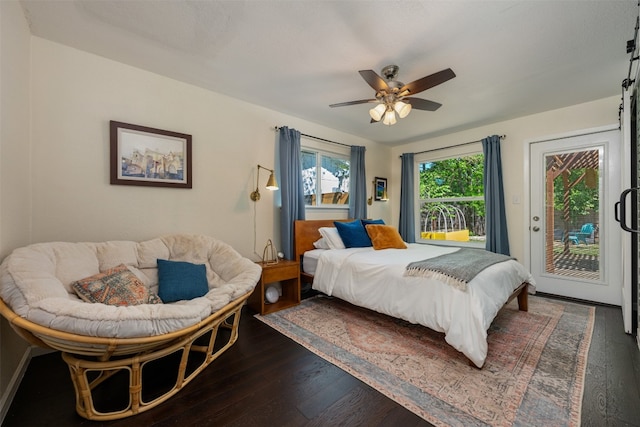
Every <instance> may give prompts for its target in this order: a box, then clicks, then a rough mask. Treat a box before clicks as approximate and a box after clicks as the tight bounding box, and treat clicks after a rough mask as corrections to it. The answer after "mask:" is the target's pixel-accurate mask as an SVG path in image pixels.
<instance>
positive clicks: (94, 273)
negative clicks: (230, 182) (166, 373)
mask: <svg viewBox="0 0 640 427" xmlns="http://www.w3.org/2000/svg"><path fill="white" fill-rule="evenodd" d="M260 273H261V269H260V267H259V266H258V265H257V264H256V263H254V262H252V261H251V260H249V259H247V258H245V257H243V256H241V255H240V254H239V253H238V252H236V251H235V250H234V249H233V248H232V247H231V246H230V245H228V244H226V243H224V242H222V241H220V240H217V239H215V238H212V237H208V236H203V235H186V234H176V235H168V236H163V237H159V238H157V239H153V240H149V241H145V242H132V241H109V242H101V243H67V242H50V243H38V244H33V245H30V246H26V247H23V248H20V249H16V250H14V251H13V252H12V253H11V254H10V255H9V256H8V257H7V258H6V259H5V260H4V261H3V262H2V265H0V298H1V300H0V313H1V314H2V315H3V316H4V317H6V318H7V319H8V321H9V322H10V324H11V325H12V327H13V328H14V329H15V330H16V331H17V332H18V333H19V334H20V335H21V336H22V337H23V338H25V339H26V340H27V341H28V342H29V343H31V344H34V345H38V346H41V347H45V348H50V349H55V350H60V351H61V352H62V358H63V359H64V360H65V362H66V363H67V364H68V366H69V370H70V373H71V378H72V381H73V384H74V387H75V393H76V411H77V412H78V414H80V415H81V416H83V417H85V418H87V419H91V420H112V419H118V418H124V417H128V416H131V415H135V414H137V413H140V412H143V411H146V410H148V409H151V408H153V407H155V406H157V405H159V404H160V403H162V402H164V401H166V400H167V399H168V398H170V397H171V396H173V395H174V394H175V393H177V392H178V391H180V390H181V389H182V388H183V387H184V386H185V385H186V384H187V383H189V382H190V381H191V380H192V379H193V378H195V377H196V376H197V375H198V374H199V373H200V372H201V371H202V370H203V369H204V368H206V367H207V366H208V365H209V364H210V363H211V362H212V361H213V360H215V359H216V358H217V357H218V356H219V355H220V354H222V353H223V352H224V351H225V350H227V349H228V348H229V347H230V346H231V345H232V344H233V343H234V342H235V341H236V339H237V337H238V324H239V321H240V313H241V309H242V306H243V304H244V302H245V301H246V300H247V298H248V297H249V296H250V295H251V293H252V291H253V289H254V287H255V285H256V283H257V281H258V280H259V278H260ZM219 332H220V333H219ZM168 357H172V358H174V359H179V365H178V367H177V375H176V382H175V384H174V385H172V386H169V387H168V389H166V390H163V392H162V393H161V395H158V392H157V391H153V392H152V393H145V385H144V384H143V379H144V378H146V377H148V375H147V376H145V375H144V372H145V367H146V366H147V365H148V364H151V365H149V366H152V365H153V363H156V362H158V361H160V360H162V359H164V358H168ZM123 373H124V375H127V376H128V387H125V390H126V391H125V390H123V394H124V396H121V397H120V400H122V401H123V402H124V403H123V404H122V406H121V407H118V408H116V409H112V408H109V409H108V410H103V409H102V408H99V409H96V407H95V405H94V393H96V392H97V391H98V390H99V389H100V387H99V386H100V385H102V384H106V382H107V380H108V379H109V378H110V377H112V376H115V375H120V376H122V375H123ZM127 393H128V396H127V395H126V394H127ZM147 395H148V396H147ZM127 400H128V404H127V403H126V402H127Z"/></svg>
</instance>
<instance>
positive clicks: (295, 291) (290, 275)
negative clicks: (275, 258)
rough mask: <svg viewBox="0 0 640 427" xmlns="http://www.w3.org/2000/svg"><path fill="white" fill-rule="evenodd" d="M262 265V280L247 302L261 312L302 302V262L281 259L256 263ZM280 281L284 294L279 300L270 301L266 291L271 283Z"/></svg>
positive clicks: (276, 309)
mask: <svg viewBox="0 0 640 427" xmlns="http://www.w3.org/2000/svg"><path fill="white" fill-rule="evenodd" d="M256 264H258V265H259V266H260V267H262V275H261V276H260V281H259V282H258V284H257V285H256V287H255V289H254V290H253V293H252V294H251V296H250V297H249V300H248V301H247V304H248V305H249V307H251V308H252V309H253V310H255V311H257V312H258V313H260V314H269V313H273V312H274V311H278V310H282V309H284V308H288V307H292V306H294V305H297V304H300V263H299V262H297V261H287V260H281V261H279V262H278V263H277V264H266V263H263V262H258V263H256ZM276 282H280V284H281V285H282V295H281V296H280V298H279V299H278V301H276V302H274V303H269V302H268V301H266V300H265V295H264V292H265V290H266V289H267V287H268V286H269V284H271V283H276Z"/></svg>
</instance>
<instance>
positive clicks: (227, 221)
mask: <svg viewBox="0 0 640 427" xmlns="http://www.w3.org/2000/svg"><path fill="white" fill-rule="evenodd" d="M32 46H33V47H32V48H33V67H32V73H33V102H32V111H33V113H32V121H33V125H32V126H33V135H32V144H33V156H32V160H33V241H53V240H66V241H82V240H87V241H102V240H107V239H109V240H112V239H130V240H141V239H148V238H153V237H155V236H157V235H160V234H164V233H172V232H193V233H205V234H209V235H212V236H215V237H217V238H220V239H222V240H224V241H226V242H228V243H230V244H231V245H232V246H234V247H235V248H236V249H237V250H238V251H239V252H240V253H242V254H243V255H245V256H249V257H251V258H252V259H257V258H256V254H254V229H253V224H254V215H255V218H256V225H257V232H256V236H257V237H256V249H257V252H258V253H259V255H260V256H261V255H262V248H263V247H264V244H265V243H266V240H267V239H268V238H272V239H273V240H274V243H275V244H276V247H277V246H279V244H280V239H279V236H278V235H277V234H278V225H277V222H278V219H277V218H278V217H277V209H275V208H274V194H273V193H270V192H269V191H266V190H262V191H261V194H262V199H261V200H260V201H259V202H257V203H254V202H252V201H251V200H250V199H249V193H250V192H251V191H252V190H254V189H255V184H256V181H255V179H256V177H255V173H256V165H257V164H258V163H259V164H261V165H263V166H266V167H269V168H271V167H274V166H275V164H276V162H275V159H276V153H275V141H276V138H277V133H276V132H275V130H274V127H275V126H283V125H286V126H289V127H293V128H296V129H298V130H300V131H301V132H303V133H306V134H309V135H314V136H318V137H321V138H326V139H329V140H333V141H338V142H341V143H344V144H352V145H365V146H366V147H367V157H366V159H367V160H366V161H367V169H368V170H371V171H372V174H373V173H383V174H386V173H388V172H389V171H390V169H389V162H388V153H389V151H390V150H389V149H388V148H387V147H381V146H379V145H377V144H374V143H371V142H368V141H365V140H363V139H360V138H356V137H354V136H351V135H347V134H343V133H340V132H336V131H334V130H331V129H328V128H324V127H321V126H318V125H315V124H313V123H310V122H306V121H302V120H299V119H296V118H294V117H290V116H286V115H283V114H280V113H277V112H274V111H271V110H268V109H266V108H261V107H258V106H255V105H251V104H248V103H244V102H242V101H239V100H235V99H232V98H229V97H226V96H223V95H220V94H216V93H213V92H210V91H207V90H203V89H200V88H198V87H195V86H192V85H188V84H185V83H181V82H178V81H175V80H172V79H169V78H166V77H162V76H159V75H156V74H153V73H149V72H147V71H143V70H140V69H136V68H133V67H130V66H127V65H124V64H121V63H118V62H114V61H111V60H107V59H105V58H102V57H98V56H95V55H92V54H88V53H85V52H82V51H79V50H76V49H72V48H69V47H66V46H64V45H60V44H57V43H53V42H50V41H47V40H44V39H41V38H38V37H33V41H32ZM109 120H118V121H122V122H126V123H133V124H137V125H143V126H149V127H154V128H160V129H166V130H171V131H176V132H182V133H187V134H191V135H192V136H193V189H190V190H187V189H173V188H151V187H139V186H118V185H110V184H109ZM303 142H304V141H303ZM263 172H264V171H263ZM260 177H261V180H262V181H263V182H262V183H261V186H264V185H265V184H266V180H267V175H266V174H264V173H262V174H261V176H260ZM371 179H373V175H372V177H371ZM377 208H378V212H376V211H375V209H374V210H372V212H370V214H371V215H373V216H378V217H384V216H385V215H387V216H388V215H389V212H388V211H385V210H384V209H383V208H382V207H377ZM312 216H313V214H311V215H309V217H312ZM387 219H388V218H387Z"/></svg>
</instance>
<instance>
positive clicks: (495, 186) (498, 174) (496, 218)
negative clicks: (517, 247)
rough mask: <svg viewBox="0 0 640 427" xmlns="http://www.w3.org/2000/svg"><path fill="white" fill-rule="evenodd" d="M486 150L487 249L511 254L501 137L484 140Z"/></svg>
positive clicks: (495, 136)
mask: <svg viewBox="0 0 640 427" xmlns="http://www.w3.org/2000/svg"><path fill="white" fill-rule="evenodd" d="M482 151H483V152H484V205H485V212H486V230H485V231H486V236H487V241H486V249H487V250H488V251H491V252H495V253H498V254H504V255H509V234H508V233H507V215H506V213H505V205H504V189H503V186H502V158H501V155H500V137H499V136H498V135H493V136H488V137H486V138H484V139H483V140H482Z"/></svg>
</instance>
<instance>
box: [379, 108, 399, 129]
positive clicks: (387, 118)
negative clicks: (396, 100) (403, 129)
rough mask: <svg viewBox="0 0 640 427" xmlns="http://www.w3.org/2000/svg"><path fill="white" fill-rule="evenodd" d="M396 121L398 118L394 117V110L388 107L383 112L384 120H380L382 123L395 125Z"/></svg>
mask: <svg viewBox="0 0 640 427" xmlns="http://www.w3.org/2000/svg"><path fill="white" fill-rule="evenodd" d="M397 121H398V120H397V119H396V112H395V111H393V110H392V109H389V110H387V112H386V113H384V120H383V121H382V123H384V124H385V125H387V126H391V125H395V124H396V122H397Z"/></svg>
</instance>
